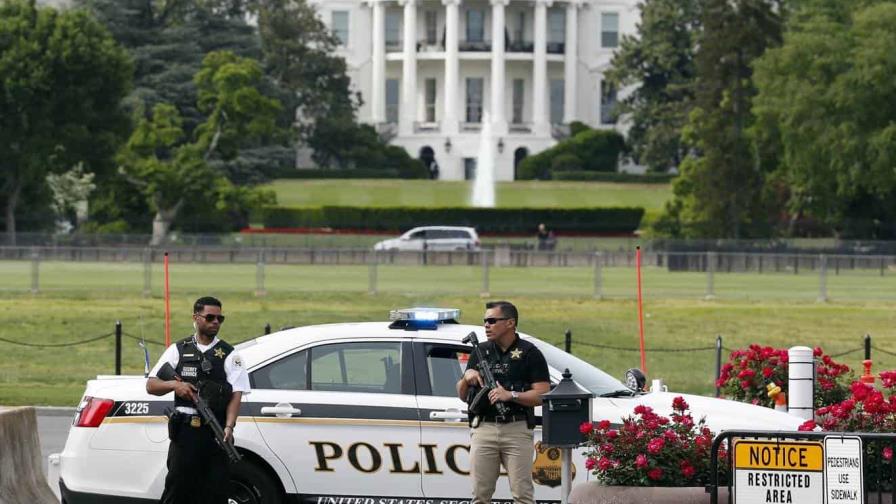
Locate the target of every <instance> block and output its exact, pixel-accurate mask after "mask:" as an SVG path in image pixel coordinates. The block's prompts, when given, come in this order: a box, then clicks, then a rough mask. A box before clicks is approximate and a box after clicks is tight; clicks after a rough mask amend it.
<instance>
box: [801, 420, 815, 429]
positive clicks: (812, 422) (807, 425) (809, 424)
mask: <svg viewBox="0 0 896 504" xmlns="http://www.w3.org/2000/svg"><path fill="white" fill-rule="evenodd" d="M797 430H800V431H813V430H815V420H806V421H805V422H803V423H802V425H800V426H799V427H798V428H797Z"/></svg>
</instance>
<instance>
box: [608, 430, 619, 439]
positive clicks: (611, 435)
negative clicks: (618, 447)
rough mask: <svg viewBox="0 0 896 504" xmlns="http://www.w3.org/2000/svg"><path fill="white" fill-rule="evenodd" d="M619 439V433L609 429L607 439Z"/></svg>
mask: <svg viewBox="0 0 896 504" xmlns="http://www.w3.org/2000/svg"><path fill="white" fill-rule="evenodd" d="M617 437H619V431H618V430H616V429H610V430H608V431H607V439H616V438H617Z"/></svg>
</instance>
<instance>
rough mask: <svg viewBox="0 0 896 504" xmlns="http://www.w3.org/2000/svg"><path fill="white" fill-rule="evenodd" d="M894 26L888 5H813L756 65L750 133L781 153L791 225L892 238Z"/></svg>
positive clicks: (895, 212) (895, 213)
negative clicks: (820, 226) (812, 225)
mask: <svg viewBox="0 0 896 504" xmlns="http://www.w3.org/2000/svg"><path fill="white" fill-rule="evenodd" d="M894 23H896V4H893V3H892V2H882V1H859V2H850V3H840V2H830V1H814V2H809V5H805V6H804V7H803V8H802V9H801V10H799V11H797V13H796V15H795V16H794V18H793V23H792V26H791V29H790V31H789V33H788V34H787V35H786V37H785V40H784V44H783V45H782V47H780V48H777V49H773V50H770V51H768V52H767V53H766V54H765V55H764V56H763V57H762V58H760V59H759V60H758V61H757V63H756V77H755V79H756V85H757V88H758V94H757V97H756V100H755V106H754V110H755V112H756V114H757V117H758V122H757V124H756V127H755V128H754V129H755V133H756V136H757V139H758V142H759V144H760V145H761V146H762V147H763V148H764V149H766V150H768V151H772V152H774V153H775V155H776V156H777V157H778V158H779V159H780V163H779V165H778V167H777V168H778V171H779V175H780V177H781V178H782V179H783V180H784V181H785V182H786V185H787V187H788V188H789V190H788V192H787V194H786V197H787V203H788V209H789V211H790V213H791V215H792V216H793V219H792V224H793V226H792V227H793V228H795V227H796V226H797V225H799V222H798V221H801V220H806V221H810V222H811V221H815V222H819V223H821V224H823V225H824V226H826V227H828V228H829V229H830V228H833V229H834V230H835V231H836V232H837V233H838V234H839V235H847V236H857V237H874V238H892V237H894V236H896V226H894V225H893V223H894V221H896V203H894V196H896V171H894V170H893V166H894V163H896V125H894V123H893V117H896V82H894V81H893V78H892V76H893V75H894V74H896V60H894V59H893V56H892V47H893V45H894V44H896V33H894V31H893V26H894ZM888 224H889V225H888ZM792 231H793V232H797V231H798V229H792Z"/></svg>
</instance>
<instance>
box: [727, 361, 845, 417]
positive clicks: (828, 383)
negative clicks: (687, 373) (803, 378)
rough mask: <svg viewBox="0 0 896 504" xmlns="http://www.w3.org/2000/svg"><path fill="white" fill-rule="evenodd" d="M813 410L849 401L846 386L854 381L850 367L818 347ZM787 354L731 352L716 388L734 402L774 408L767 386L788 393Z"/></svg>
mask: <svg viewBox="0 0 896 504" xmlns="http://www.w3.org/2000/svg"><path fill="white" fill-rule="evenodd" d="M814 354H815V374H816V380H815V406H816V407H820V406H825V405H828V404H834V403H837V402H840V401H843V400H844V399H846V398H847V397H849V383H851V382H852V381H853V379H854V378H855V376H854V374H853V372H852V371H851V370H850V369H849V366H847V365H845V364H840V363H837V362H835V361H834V359H832V358H831V356H830V355H826V354H825V353H824V352H823V351H822V350H821V347H815V350H814ZM787 363H788V355H787V350H786V349H783V348H772V347H768V346H766V347H763V346H759V345H750V346H749V347H748V348H746V349H741V350H734V351H733V352H731V356H730V357H729V358H728V362H726V363H725V364H724V365H723V366H722V370H721V372H720V373H719V379H718V380H717V381H716V386H718V387H719V388H720V389H722V393H723V394H724V395H725V396H726V397H727V398H728V399H733V400H735V401H742V402H747V403H751V404H757V405H760V406H768V407H770V408H771V407H774V405H775V401H774V399H773V398H771V397H769V396H768V389H767V388H766V385H768V384H769V383H771V382H774V383H775V384H777V385H778V386H780V387H781V390H782V391H783V392H785V393H786V392H787V383H788V380H787Z"/></svg>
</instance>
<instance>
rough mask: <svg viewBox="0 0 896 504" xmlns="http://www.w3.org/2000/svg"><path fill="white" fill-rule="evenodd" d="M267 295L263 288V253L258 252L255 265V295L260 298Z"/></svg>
mask: <svg viewBox="0 0 896 504" xmlns="http://www.w3.org/2000/svg"><path fill="white" fill-rule="evenodd" d="M267 293H268V291H267V290H265V288H264V252H259V253H258V262H257V263H256V264H255V295H256V296H259V297H260V296H265V295H267Z"/></svg>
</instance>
